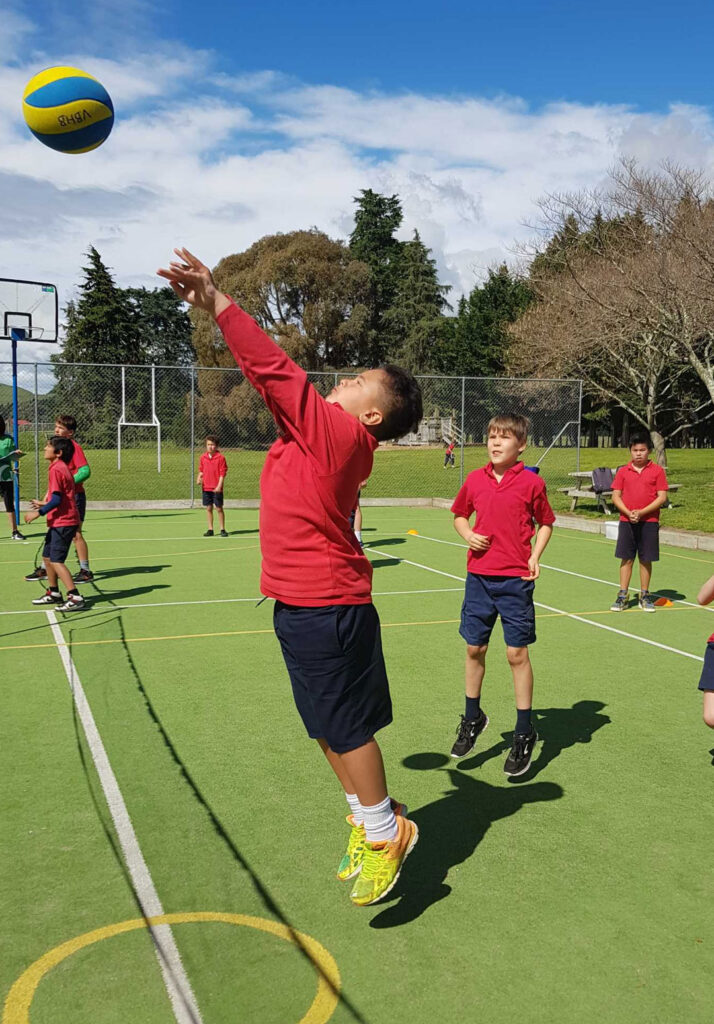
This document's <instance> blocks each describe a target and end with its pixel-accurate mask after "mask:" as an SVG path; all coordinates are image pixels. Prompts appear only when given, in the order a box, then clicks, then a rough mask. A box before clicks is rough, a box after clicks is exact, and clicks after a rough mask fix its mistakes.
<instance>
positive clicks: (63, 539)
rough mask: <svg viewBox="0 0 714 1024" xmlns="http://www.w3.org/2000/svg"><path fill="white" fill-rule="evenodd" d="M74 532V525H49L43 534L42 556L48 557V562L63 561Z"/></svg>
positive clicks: (75, 530) (75, 528)
mask: <svg viewBox="0 0 714 1024" xmlns="http://www.w3.org/2000/svg"><path fill="white" fill-rule="evenodd" d="M76 532H77V527H76V526H50V528H49V530H48V531H47V533H46V534H45V546H44V548H43V549H42V557H43V558H49V560H50V562H64V560H65V558H66V557H67V555H68V554H69V549H70V548H71V547H72V541H73V540H74V535H75V533H76Z"/></svg>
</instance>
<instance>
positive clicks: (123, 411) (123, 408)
mask: <svg viewBox="0 0 714 1024" xmlns="http://www.w3.org/2000/svg"><path fill="white" fill-rule="evenodd" d="M125 415H126V373H125V367H123V366H122V368H121V416H120V417H119V422H118V423H117V469H121V426H122V423H123V422H124V419H125Z"/></svg>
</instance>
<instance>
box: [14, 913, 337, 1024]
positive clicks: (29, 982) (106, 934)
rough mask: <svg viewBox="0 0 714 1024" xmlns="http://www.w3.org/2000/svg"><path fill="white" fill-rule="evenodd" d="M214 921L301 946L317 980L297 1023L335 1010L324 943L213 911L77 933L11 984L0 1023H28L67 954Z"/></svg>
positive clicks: (313, 1021) (319, 1023) (314, 1023)
mask: <svg viewBox="0 0 714 1024" xmlns="http://www.w3.org/2000/svg"><path fill="white" fill-rule="evenodd" d="M214 921H218V922H220V923H223V924H233V925H238V926H239V927H243V928H255V929H256V930H257V931H261V932H268V933H269V934H270V935H275V936H277V937H278V938H279V939H284V940H285V941H286V942H292V943H293V944H294V945H296V946H299V947H302V948H303V949H304V950H305V951H306V952H307V953H308V955H309V957H310V959H311V960H312V962H313V964H314V965H315V967H316V968H317V970H318V980H317V992H316V993H315V998H314V999H313V1001H312V1003H311V1004H310V1007H309V1009H308V1011H307V1013H306V1014H305V1016H304V1017H301V1018H300V1020H299V1022H298V1024H326V1022H327V1021H328V1020H329V1019H330V1017H331V1016H332V1015H333V1013H334V1012H335V1009H336V1007H337V1003H338V1000H339V993H340V972H339V970H338V968H337V964H336V963H335V960H334V957H333V956H332V954H331V953H329V952H328V951H327V950H326V949H325V947H324V946H321V945H320V943H319V942H318V941H317V939H313V938H312V936H310V935H305V933H304V932H292V931H291V930H290V929H289V928H288V927H287V925H284V924H280V923H278V922H277V921H270V920H268V919H267V918H264V917H249V916H247V915H246V914H222V913H216V912H213V911H194V912H191V913H182V914H161V915H160V916H158V917H149V918H144V917H139V918H134V919H133V920H131V921H119V922H118V923H117V924H108V925H106V926H105V927H104V928H95V929H94V931H91V932H85V933H84V935H78V936H77V937H76V938H74V939H69V940H68V941H67V942H63V943H61V945H59V946H55V948H54V949H51V950H50V951H49V953H45V954H44V956H41V957H40V958H39V960H35V962H34V964H31V965H30V966H29V967H28V968H27V970H26V971H24V972H23V973H22V974H21V975H20V977H19V978H18V979H17V981H16V982H15V984H14V985H13V986H12V988H11V989H10V992H9V994H8V997H7V1000H6V1002H5V1009H4V1011H3V1017H2V1024H30V1005H31V1003H32V1000H33V998H34V995H35V991H36V990H37V986H38V985H39V983H40V982H41V981H42V979H43V978H44V976H45V975H46V974H47V973H48V972H49V971H51V970H52V968H53V967H56V966H57V965H58V964H60V963H62V961H63V960H66V959H67V957H69V956H72V954H73V953H77V952H78V951H79V950H80V949H84V948H85V947H86V946H91V945H93V944H94V943H96V942H102V941H103V940H104V939H110V938H113V936H115V935H123V934H124V933H125V932H133V931H137V930H138V929H140V928H148V927H149V926H151V927H153V926H155V925H161V924H168V925H171V924H195V923H197V922H201V923H206V922H214Z"/></svg>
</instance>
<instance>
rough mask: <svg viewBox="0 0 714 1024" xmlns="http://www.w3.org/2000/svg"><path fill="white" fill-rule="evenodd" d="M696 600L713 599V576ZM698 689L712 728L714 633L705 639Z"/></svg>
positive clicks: (707, 721) (713, 705)
mask: <svg viewBox="0 0 714 1024" xmlns="http://www.w3.org/2000/svg"><path fill="white" fill-rule="evenodd" d="M697 601H698V602H699V604H703V605H707V604H711V603H712V601H714V576H710V577H709V579H708V580H707V582H706V583H705V584H704V586H703V587H702V589H701V590H700V591H699V594H698V595H697ZM699 689H700V690H701V691H702V695H703V697H704V703H703V707H702V717H703V718H704V721H705V722H706V724H707V725H708V726H709V728H710V729H714V633H712V635H711V636H710V637H709V639H708V640H707V649H706V651H705V652H704V668H703V669H702V674H701V677H700V679H699Z"/></svg>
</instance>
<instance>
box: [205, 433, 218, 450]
mask: <svg viewBox="0 0 714 1024" xmlns="http://www.w3.org/2000/svg"><path fill="white" fill-rule="evenodd" d="M206 440H207V441H213V443H214V444H215V446H216V448H217V447H218V438H217V437H216V435H215V434H206Z"/></svg>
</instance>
